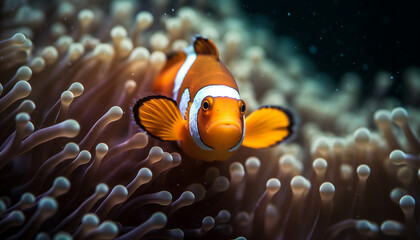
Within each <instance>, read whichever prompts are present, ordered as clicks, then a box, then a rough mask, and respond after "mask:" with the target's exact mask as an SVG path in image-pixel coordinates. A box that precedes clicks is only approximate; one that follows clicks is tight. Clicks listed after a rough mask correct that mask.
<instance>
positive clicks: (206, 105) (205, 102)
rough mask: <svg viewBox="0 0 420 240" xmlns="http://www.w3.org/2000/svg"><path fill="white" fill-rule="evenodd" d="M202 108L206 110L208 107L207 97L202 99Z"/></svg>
mask: <svg viewBox="0 0 420 240" xmlns="http://www.w3.org/2000/svg"><path fill="white" fill-rule="evenodd" d="M202 108H203V109H204V110H208V109H209V108H210V103H209V101H208V100H207V99H206V100H204V101H203V105H202Z"/></svg>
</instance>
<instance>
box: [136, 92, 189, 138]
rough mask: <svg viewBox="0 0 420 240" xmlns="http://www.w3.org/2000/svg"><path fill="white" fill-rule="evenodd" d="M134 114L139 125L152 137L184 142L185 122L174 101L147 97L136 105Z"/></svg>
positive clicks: (163, 97) (160, 97) (162, 97)
mask: <svg viewBox="0 0 420 240" xmlns="http://www.w3.org/2000/svg"><path fill="white" fill-rule="evenodd" d="M133 113H134V119H135V120H136V122H137V124H138V125H139V126H140V127H141V128H142V129H143V130H145V131H146V132H147V133H148V134H150V135H151V136H153V137H156V138H158V139H160V140H164V141H178V140H182V136H183V130H184V128H185V120H184V119H183V118H182V116H181V112H180V111H179V109H178V107H177V105H176V102H175V101H174V100H172V99H170V98H167V97H165V96H150V97H145V98H142V99H140V100H139V101H138V102H137V103H136V105H135V106H134V107H133Z"/></svg>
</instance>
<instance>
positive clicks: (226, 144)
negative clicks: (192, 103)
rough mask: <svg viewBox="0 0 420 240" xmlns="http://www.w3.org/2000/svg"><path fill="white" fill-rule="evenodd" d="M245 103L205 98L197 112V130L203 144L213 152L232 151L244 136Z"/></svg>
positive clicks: (219, 98) (220, 98)
mask: <svg viewBox="0 0 420 240" xmlns="http://www.w3.org/2000/svg"><path fill="white" fill-rule="evenodd" d="M244 113H245V103H244V102H243V101H242V100H237V99H233V98H228V97H215V98H213V97H206V98H204V99H203V101H202V103H201V108H200V110H199V112H198V117H197V121H198V129H199V132H200V136H201V139H202V141H203V143H204V144H206V145H207V146H209V147H211V148H213V149H215V150H226V151H229V150H232V149H233V148H235V147H236V146H237V145H238V144H240V143H241V141H242V138H243V134H244V117H243V116H244Z"/></svg>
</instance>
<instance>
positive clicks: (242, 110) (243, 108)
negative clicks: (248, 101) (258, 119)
mask: <svg viewBox="0 0 420 240" xmlns="http://www.w3.org/2000/svg"><path fill="white" fill-rule="evenodd" d="M239 110H240V111H241V114H244V113H245V111H246V105H245V102H244V101H242V100H240V101H239Z"/></svg>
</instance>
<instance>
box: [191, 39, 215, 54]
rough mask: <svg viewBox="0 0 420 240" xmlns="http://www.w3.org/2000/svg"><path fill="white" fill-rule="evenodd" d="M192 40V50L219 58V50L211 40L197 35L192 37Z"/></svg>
mask: <svg viewBox="0 0 420 240" xmlns="http://www.w3.org/2000/svg"><path fill="white" fill-rule="evenodd" d="M193 41H194V43H193V46H194V50H195V52H196V53H197V54H203V55H212V56H214V57H215V58H216V59H219V51H218V50H217V47H216V44H214V42H213V41H212V40H210V39H208V38H206V37H203V36H200V35H197V36H195V37H194V39H193Z"/></svg>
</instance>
